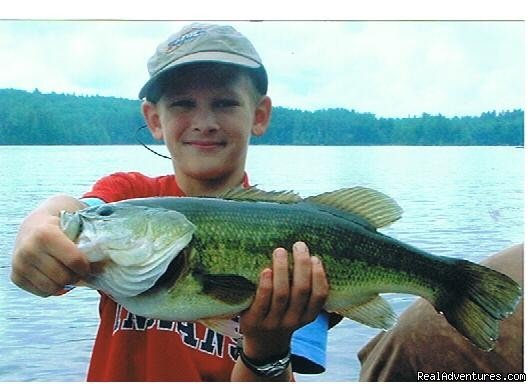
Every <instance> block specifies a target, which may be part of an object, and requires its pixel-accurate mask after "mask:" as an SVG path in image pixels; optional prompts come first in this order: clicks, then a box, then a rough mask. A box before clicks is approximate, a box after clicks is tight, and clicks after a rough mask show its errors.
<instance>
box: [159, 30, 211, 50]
mask: <svg viewBox="0 0 528 384" xmlns="http://www.w3.org/2000/svg"><path fill="white" fill-rule="evenodd" d="M205 32H206V31H205V29H195V30H192V31H190V32H187V33H186V34H184V35H182V36H180V37H178V38H177V39H175V40H172V41H170V42H169V43H168V44H167V49H166V51H165V52H166V53H170V52H171V51H173V50H175V49H176V48H178V47H180V46H182V45H183V44H185V43H187V42H189V41H192V40H194V39H196V38H197V37H198V36H200V35H203V34H204V33H205Z"/></svg>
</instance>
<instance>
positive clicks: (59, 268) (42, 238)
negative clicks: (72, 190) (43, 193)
mask: <svg viewBox="0 0 528 384" xmlns="http://www.w3.org/2000/svg"><path fill="white" fill-rule="evenodd" d="M84 207H85V205H84V204H83V203H81V202H80V201H79V200H77V199H75V198H73V197H70V196H65V195H60V196H54V197H51V198H49V199H47V200H46V201H44V202H43V203H42V204H41V205H40V206H39V207H38V208H37V209H35V210H34V211H33V212H31V213H30V214H29V215H28V216H27V217H26V218H25V219H24V221H23V222H22V224H21V225H20V228H19V231H18V234H17V237H16V240H15V246H14V250H13V258H12V270H11V280H12V281H13V283H15V284H16V285H18V286H19V287H20V288H22V289H24V290H26V291H28V292H31V293H33V294H35V295H38V296H43V297H46V296H50V295H53V294H57V293H58V292H60V291H61V290H62V289H63V288H64V286H65V285H67V284H73V283H75V282H77V281H78V280H79V279H81V278H82V277H83V276H85V275H86V274H88V273H89V272H90V266H89V263H88V260H87V259H86V256H85V255H84V254H83V253H82V252H81V251H79V250H78V249H77V247H76V246H75V244H74V243H73V242H72V241H71V240H70V239H68V237H67V236H66V235H65V234H64V233H63V232H62V230H61V229H60V225H59V214H60V212H61V211H63V210H64V211H70V212H73V211H77V210H79V209H82V208H84Z"/></svg>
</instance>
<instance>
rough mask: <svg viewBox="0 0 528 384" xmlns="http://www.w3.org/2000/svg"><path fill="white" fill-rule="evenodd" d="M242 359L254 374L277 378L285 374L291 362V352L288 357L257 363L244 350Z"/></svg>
mask: <svg viewBox="0 0 528 384" xmlns="http://www.w3.org/2000/svg"><path fill="white" fill-rule="evenodd" d="M240 359H241V360H242V362H243V363H244V365H245V366H246V367H248V368H249V369H250V370H251V371H252V372H253V373H254V374H256V375H257V376H262V377H277V376H280V375H282V374H283V373H284V371H285V370H286V369H287V368H288V366H289V365H290V361H291V352H290V350H289V349H288V352H287V353H286V355H284V356H282V357H279V358H274V359H272V360H271V361H270V362H265V363H262V362H256V361H254V360H252V359H250V358H249V357H247V356H246V354H245V353H244V351H243V350H241V351H240Z"/></svg>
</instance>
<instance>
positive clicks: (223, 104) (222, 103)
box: [213, 99, 240, 108]
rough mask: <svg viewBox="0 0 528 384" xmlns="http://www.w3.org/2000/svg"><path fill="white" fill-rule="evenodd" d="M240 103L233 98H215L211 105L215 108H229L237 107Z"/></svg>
mask: <svg viewBox="0 0 528 384" xmlns="http://www.w3.org/2000/svg"><path fill="white" fill-rule="evenodd" d="M239 105H240V103H239V102H238V100H235V99H221V100H215V101H214V102H213V106H214V107H216V108H229V107H237V106H239Z"/></svg>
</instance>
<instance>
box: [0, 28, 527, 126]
mask: <svg viewBox="0 0 528 384" xmlns="http://www.w3.org/2000/svg"><path fill="white" fill-rule="evenodd" d="M184 24H187V23H186V22H181V21H179V22H178V21H175V22H162V21H150V22H149V21H133V22H132V21H0V60H1V61H2V63H3V71H1V73H0V87H2V88H9V87H12V88H21V89H27V90H33V89H34V88H39V89H40V90H41V91H42V92H51V91H55V92H64V93H76V94H98V95H104V96H116V97H126V98H132V99H133V98H136V97H137V92H138V90H139V88H140V87H141V86H142V85H143V82H144V81H145V80H146V79H147V77H148V75H147V70H146V61H147V59H148V57H150V55H151V54H152V53H153V52H154V49H155V47H156V45H157V44H158V43H159V42H160V41H161V40H163V39H164V38H166V37H167V36H168V35H169V34H170V33H173V32H175V31H177V30H178V29H179V28H181V26H182V25H184ZM229 24H233V25H234V26H235V27H236V28H238V29H239V30H240V31H241V32H242V33H244V34H245V35H247V36H248V37H249V38H250V40H251V41H252V42H253V43H254V45H255V46H256V47H257V49H258V51H259V53H260V54H261V56H262V58H263V60H264V63H265V65H266V68H267V70H268V73H269V77H270V95H271V96H272V98H273V101H274V104H275V105H280V106H286V107H291V108H300V109H311V110H313V109H319V108H332V107H343V108H348V109H355V110H356V111H360V112H371V113H375V114H376V115H378V116H383V117H393V116H407V115H420V114H421V113H423V112H426V113H430V114H438V113H441V114H444V115H446V116H452V115H467V114H473V115H474V114H476V115H478V114H480V113H481V112H484V111H488V110H494V109H495V110H503V109H513V108H523V106H524V83H523V80H524V57H523V55H524V43H525V42H524V35H523V26H522V22H454V21H451V22H439V21H438V22H435V21H433V22H425V21H424V22H398V21H387V22H382V21H378V22H374V21H350V22H348V21H342V22H335V21H333V22H330V21H317V22H316V21H304V22H303V21H266V22H230V23H229Z"/></svg>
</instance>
